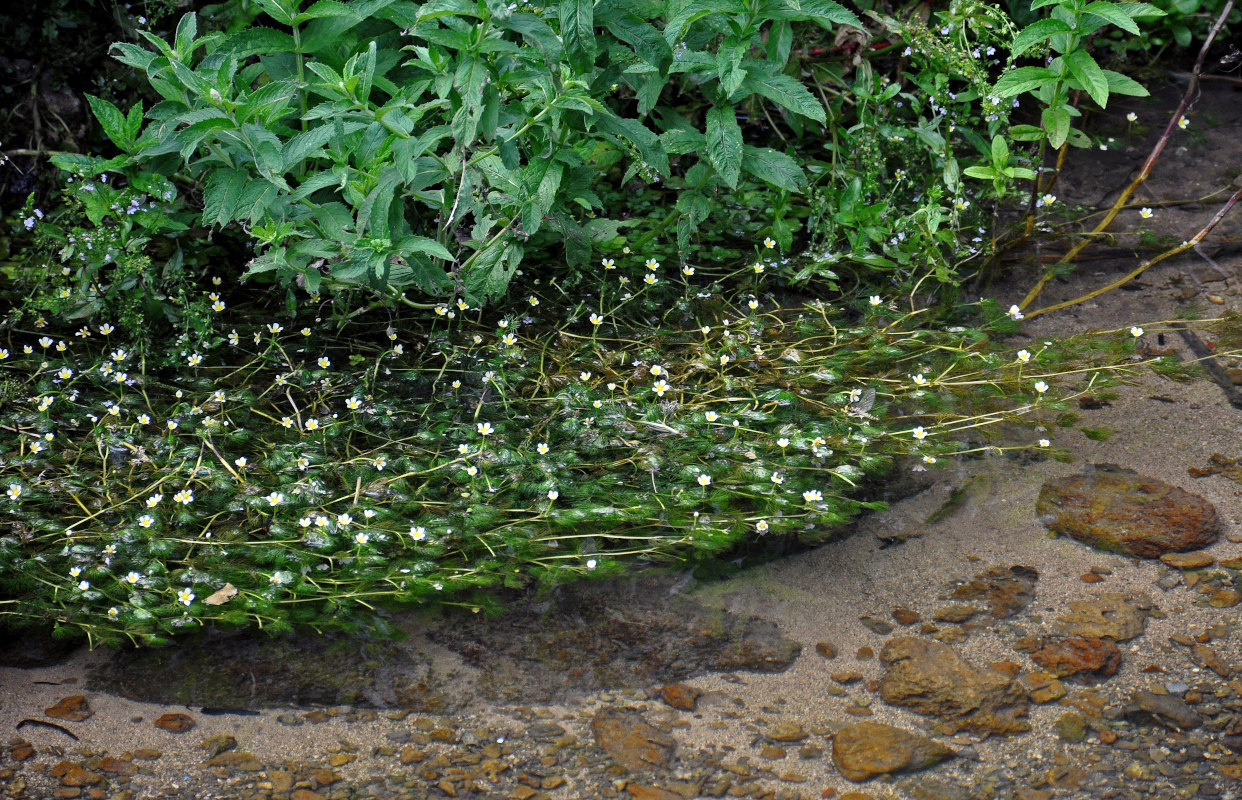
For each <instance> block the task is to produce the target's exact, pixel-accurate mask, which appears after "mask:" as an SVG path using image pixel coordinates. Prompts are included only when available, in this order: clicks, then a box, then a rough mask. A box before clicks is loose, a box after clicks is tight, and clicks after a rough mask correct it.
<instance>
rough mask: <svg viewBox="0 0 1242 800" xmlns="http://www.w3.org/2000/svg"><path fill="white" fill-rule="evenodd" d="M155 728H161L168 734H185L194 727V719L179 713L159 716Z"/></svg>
mask: <svg viewBox="0 0 1242 800" xmlns="http://www.w3.org/2000/svg"><path fill="white" fill-rule="evenodd" d="M155 727H157V728H163V729H164V730H166V731H168V732H169V733H185V732H186V731H188V730H189V729H190V728H193V727H194V717H191V716H190V715H189V714H181V713H179V712H175V713H172V714H161V715H160V717H159V719H157V720H156V721H155Z"/></svg>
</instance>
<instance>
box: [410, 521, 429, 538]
mask: <svg viewBox="0 0 1242 800" xmlns="http://www.w3.org/2000/svg"><path fill="white" fill-rule="evenodd" d="M410 538H411V539H413V540H414V541H416V542H421V541H422V540H423V539H426V538H427V529H426V528H424V527H423V526H422V525H411V526H410Z"/></svg>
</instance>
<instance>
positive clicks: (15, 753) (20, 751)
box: [9, 744, 35, 761]
mask: <svg viewBox="0 0 1242 800" xmlns="http://www.w3.org/2000/svg"><path fill="white" fill-rule="evenodd" d="M34 754H35V749H34V748H33V747H31V746H30V745H28V744H17V745H13V749H12V750H10V751H9V757H10V758H12V759H13V760H14V761H25V760H26V759H28V758H30V757H31V756H33V755H34Z"/></svg>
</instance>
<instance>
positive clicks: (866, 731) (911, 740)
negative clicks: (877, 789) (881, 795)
mask: <svg viewBox="0 0 1242 800" xmlns="http://www.w3.org/2000/svg"><path fill="white" fill-rule="evenodd" d="M953 755H955V753H954V751H953V750H952V749H950V748H948V747H946V746H944V745H943V744H941V743H940V742H937V741H935V740H933V739H928V738H927V737H925V736H919V735H918V734H914V733H910V732H909V731H904V730H902V729H900V728H894V727H893V726H891V725H881V724H880V723H876V722H860V723H858V724H856V725H850V726H848V727H846V728H842V729H841V730H839V731H837V733H836V735H835V736H833V737H832V760H833V762H834V763H835V764H836V765H837V769H838V770H840V771H841V774H842V775H844V776H845V777H846V778H847V779H849V780H851V781H865V780H867V779H868V778H874V777H875V776H877V775H885V774H889V773H894V772H917V771H919V770H922V769H927V768H928V767H931V766H935V765H936V764H939V763H940V762H941V761H943V760H945V759H946V758H950V757H952V756H953Z"/></svg>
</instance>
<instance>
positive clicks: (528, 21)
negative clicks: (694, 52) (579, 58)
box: [493, 12, 672, 64]
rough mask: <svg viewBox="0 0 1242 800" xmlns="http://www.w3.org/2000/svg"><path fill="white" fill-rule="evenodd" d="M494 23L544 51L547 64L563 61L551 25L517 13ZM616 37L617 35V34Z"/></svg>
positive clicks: (558, 41) (528, 15)
mask: <svg viewBox="0 0 1242 800" xmlns="http://www.w3.org/2000/svg"><path fill="white" fill-rule="evenodd" d="M493 21H495V22H496V24H497V25H498V26H500V27H501V28H506V29H508V30H511V31H515V32H517V33H519V34H521V35H522V37H523V38H524V39H526V41H527V42H529V43H533V44H534V45H536V46H537V47H538V48H539V49H540V50H542V51H543V54H544V57H545V58H546V59H547V63H550V64H552V63H556V62H557V61H560V60H561V53H562V51H563V50H564V48H563V47H562V46H561V40H560V39H559V38H558V37H557V35H556V32H555V31H553V30H552V26H551V25H549V24H548V23H546V22H544V21H543V20H542V19H540V18H539V17H537V16H535V15H534V14H528V13H524V12H522V13H519V12H515V13H514V14H513V15H512V16H510V17H509V18H508V19H507V20H495V19H494V18H493ZM614 35H616V34H615V32H614ZM671 55H672V53H671V51H670V56H671Z"/></svg>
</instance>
